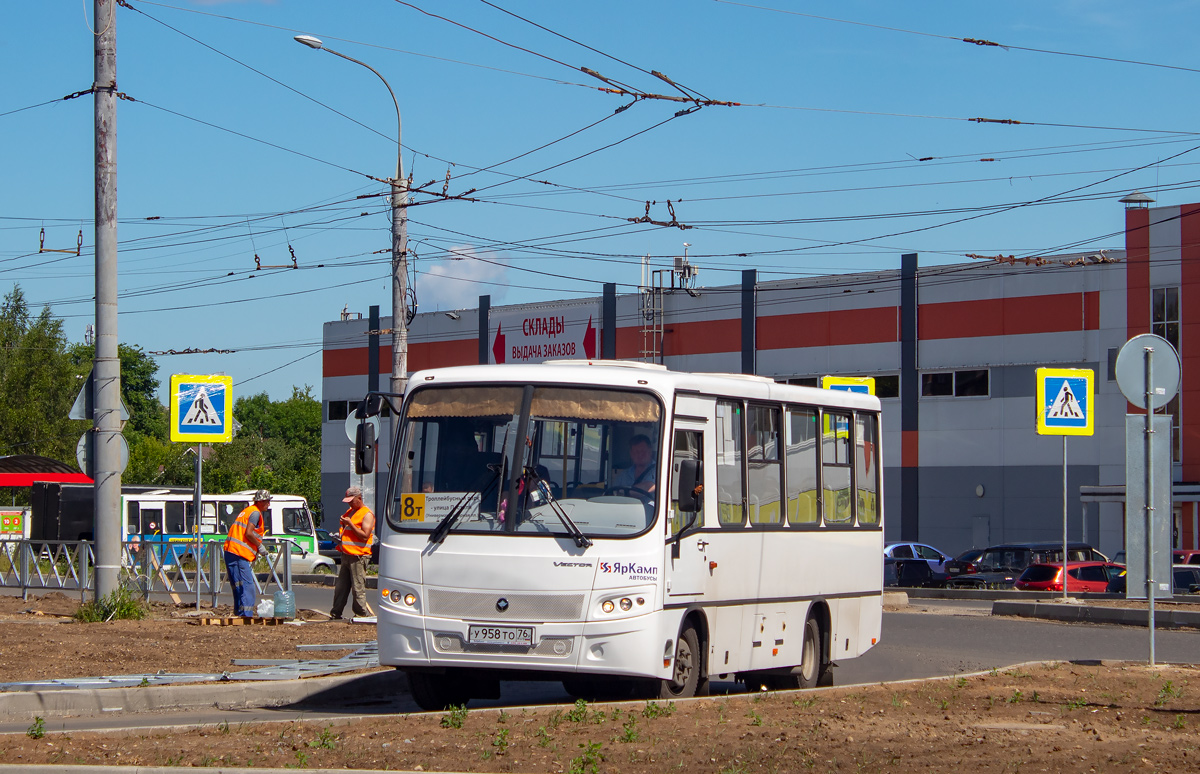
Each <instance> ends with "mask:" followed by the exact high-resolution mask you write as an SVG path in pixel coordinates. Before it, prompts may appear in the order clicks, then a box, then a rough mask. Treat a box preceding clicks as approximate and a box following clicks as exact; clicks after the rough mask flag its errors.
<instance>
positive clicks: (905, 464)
mask: <svg viewBox="0 0 1200 774" xmlns="http://www.w3.org/2000/svg"><path fill="white" fill-rule="evenodd" d="M920 466H921V431H919V430H903V431H901V433H900V467H902V468H918V467H920Z"/></svg>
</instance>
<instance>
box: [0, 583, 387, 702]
mask: <svg viewBox="0 0 1200 774" xmlns="http://www.w3.org/2000/svg"><path fill="white" fill-rule="evenodd" d="M78 607H79V597H78V596H67V595H66V594H63V593H61V592H51V593H49V594H46V595H44V596H40V597H35V596H33V595H31V596H30V598H29V599H28V600H22V599H21V598H20V597H10V596H0V682H6V683H7V682H22V681H28V680H43V679H47V678H65V677H101V676H112V675H129V674H147V673H148V674H154V673H156V672H160V671H161V672H177V673H178V672H183V673H217V674H219V673H221V672H226V671H233V670H236V669H247V668H248V667H234V666H231V665H230V660H231V659H235V658H314V659H319V658H339V657H341V656H344V655H346V653H347V651H346V650H344V649H339V650H334V651H305V652H303V653H301V652H299V651H297V650H296V646H297V645H302V644H303V645H324V644H342V643H350V642H370V641H372V640H374V639H375V627H374V626H365V625H360V624H350V623H346V622H345V621H329V620H328V616H326V615H324V614H321V613H316V612H310V611H300V619H299V620H305V623H303V624H301V625H290V624H285V625H282V626H198V625H196V624H195V623H193V622H192V618H190V617H188V616H187V615H186V614H187V613H188V612H189V611H193V612H194V610H195V607H194V606H193V607H187V606H181V607H178V608H177V607H176V606H174V605H170V604H157V603H156V604H154V605H153V607H152V610H151V615H152V617H151V618H150V619H147V620H144V621H109V622H108V623H90V624H85V623H77V622H75V621H73V620H72V619H71V614H72V613H74V612H75V610H76V609H78ZM212 613H213V614H214V615H218V616H220V615H225V616H232V615H233V608H232V606H228V605H227V606H222V607H217V608H216V610H215V611H212Z"/></svg>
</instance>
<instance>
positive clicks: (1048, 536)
mask: <svg viewBox="0 0 1200 774" xmlns="http://www.w3.org/2000/svg"><path fill="white" fill-rule="evenodd" d="M1097 479H1098V469H1097V468H1096V467H1095V466H1071V467H1070V473H1069V478H1068V491H1069V492H1072V493H1073V495H1070V498H1069V503H1068V509H1067V511H1068V535H1069V538H1070V539H1071V540H1078V539H1080V536H1081V535H1082V534H1083V523H1082V508H1081V507H1080V502H1079V487H1080V486H1090V485H1094V484H1095V483H1096V482H1097ZM980 484H982V485H983V487H984V496H983V497H979V496H977V495H976V493H975V487H976V486H977V485H980ZM980 518H985V519H986V521H987V522H988V524H989V530H988V536H989V540H990V542H991V543H993V544H995V543H1001V542H1008V541H1028V540H1051V541H1053V540H1061V539H1062V468H1061V466H1060V467H1057V468H1056V467H1049V466H1046V467H1037V466H1024V465H1023V466H1016V465H1010V466H1007V467H998V466H994V467H983V466H980V467H958V468H949V467H943V468H922V469H921V529H920V539H921V542H923V543H929V544H932V545H934V546H936V547H937V548H939V549H941V550H943V551H946V552H949V553H954V554H957V553H959V552H961V551H965V550H967V549H968V548H971V547H972V535H973V534H974V532H975V530H976V529H977V525H978V522H977V521H976V519H980ZM1093 545H1094V544H1093ZM978 547H982V546H978ZM1101 550H1103V549H1101Z"/></svg>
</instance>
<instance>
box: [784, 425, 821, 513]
mask: <svg viewBox="0 0 1200 774" xmlns="http://www.w3.org/2000/svg"><path fill="white" fill-rule="evenodd" d="M787 416H788V419H787V515H788V524H790V525H792V526H804V527H816V526H819V525H820V523H821V516H820V514H819V513H818V511H817V503H818V502H820V498H819V497H818V495H817V411H816V409H812V408H803V407H798V406H794V407H792V408H790V409H788V414H787Z"/></svg>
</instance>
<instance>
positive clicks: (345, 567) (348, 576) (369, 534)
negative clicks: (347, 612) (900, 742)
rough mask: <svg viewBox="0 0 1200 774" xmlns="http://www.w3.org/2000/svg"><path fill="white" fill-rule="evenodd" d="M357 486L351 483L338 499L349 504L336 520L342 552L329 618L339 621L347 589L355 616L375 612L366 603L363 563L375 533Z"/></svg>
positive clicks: (347, 595)
mask: <svg viewBox="0 0 1200 774" xmlns="http://www.w3.org/2000/svg"><path fill="white" fill-rule="evenodd" d="M362 495H363V491H362V487H361V486H352V487H350V488H349V489H347V490H346V496H345V497H344V498H342V502H344V503H349V504H350V507H349V508H348V509H346V512H345V513H343V514H342V518H341V520H340V522H339V523H340V525H341V533H342V542H341V545H339V546H338V550H339V551H341V552H342V560H341V567H340V568H339V569H338V577H337V583H336V584H335V585H334V587H333V609H331V610H330V611H329V617H330V618H332V619H334V620H335V621H336V620H341V617H342V610H344V609H345V607H346V599H347V598H348V597H349V596H350V591H351V589H353V591H354V602H353V604H352V606H351V609H353V610H354V614H355V615H357V616H373V615H375V611H373V610H372V609H371V605H370V604H368V603H367V562H369V561H371V540H372V538H373V537H374V535H375V514H373V513H371V509H370V508H368V507H367V506H366V505H365V504H364V503H363V499H362Z"/></svg>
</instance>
